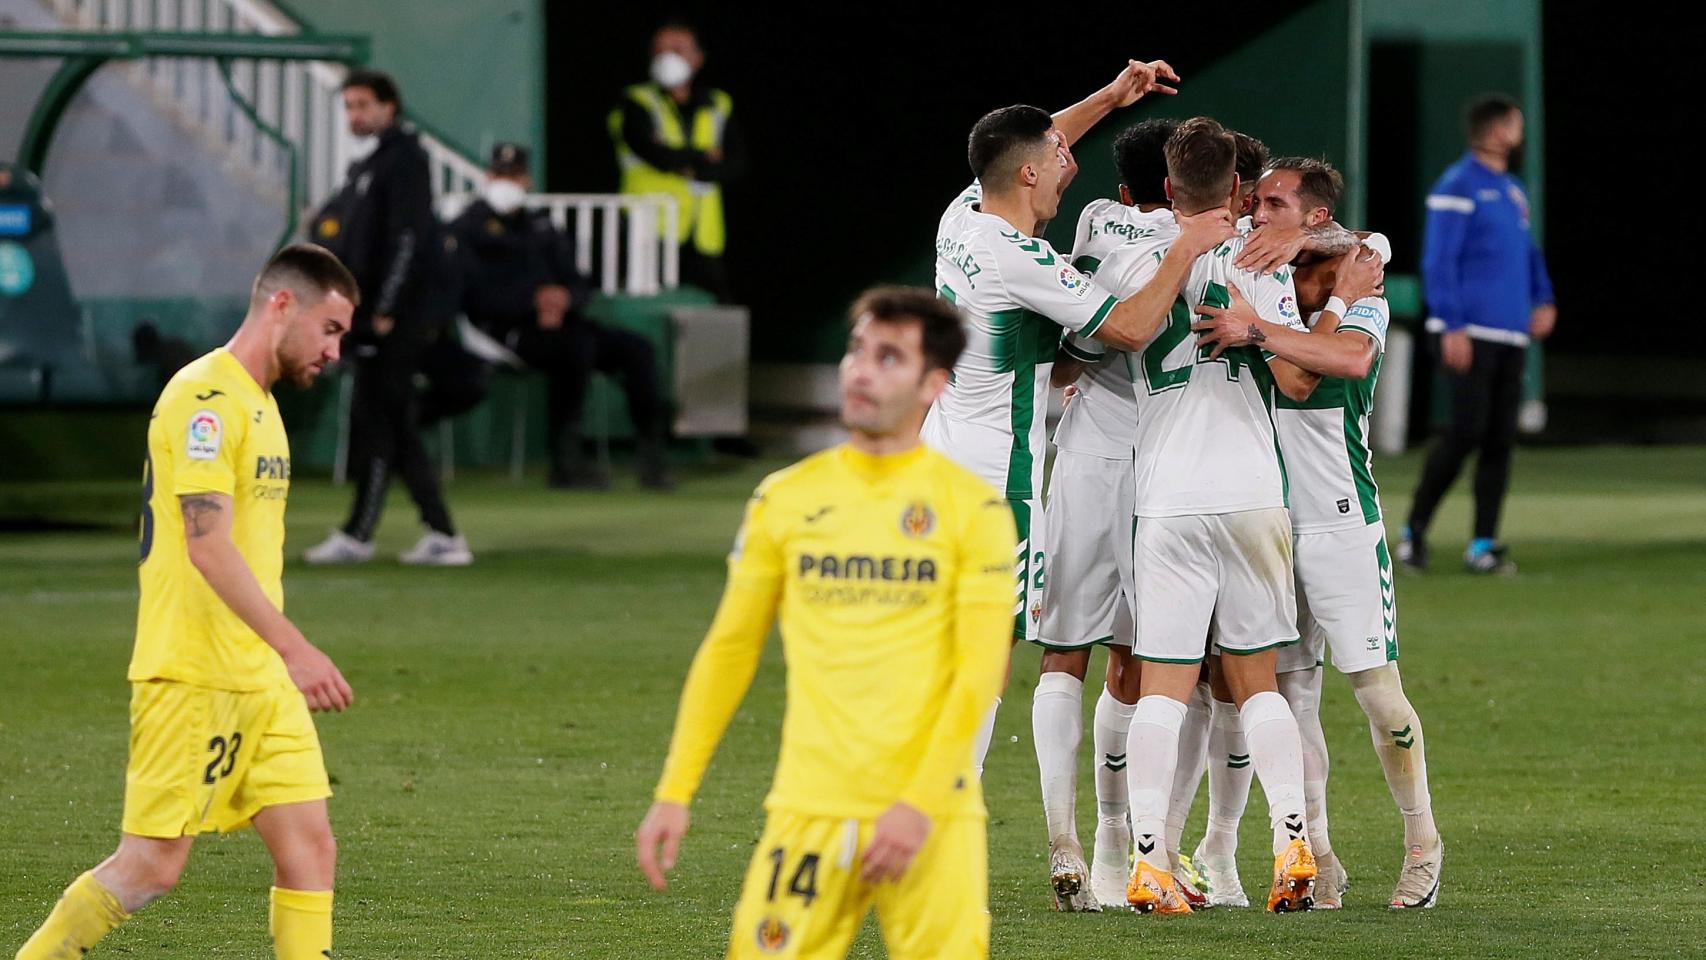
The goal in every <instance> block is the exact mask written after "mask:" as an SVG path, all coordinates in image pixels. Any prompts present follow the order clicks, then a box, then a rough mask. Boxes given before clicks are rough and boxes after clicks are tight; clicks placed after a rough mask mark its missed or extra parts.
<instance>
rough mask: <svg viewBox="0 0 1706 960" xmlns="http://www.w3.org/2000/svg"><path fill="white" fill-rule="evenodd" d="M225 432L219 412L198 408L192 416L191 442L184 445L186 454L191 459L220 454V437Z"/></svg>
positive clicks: (203, 458)
mask: <svg viewBox="0 0 1706 960" xmlns="http://www.w3.org/2000/svg"><path fill="white" fill-rule="evenodd" d="M224 432H225V424H224V423H223V422H221V421H220V419H219V414H217V413H214V412H213V411H212V410H197V411H196V412H195V413H194V414H192V415H191V416H190V435H189V443H187V444H186V445H185V446H184V455H185V456H187V457H189V458H190V459H191V460H212V459H213V458H215V457H217V456H219V439H220V436H221V435H222V434H224Z"/></svg>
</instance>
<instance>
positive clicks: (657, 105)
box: [609, 83, 734, 257]
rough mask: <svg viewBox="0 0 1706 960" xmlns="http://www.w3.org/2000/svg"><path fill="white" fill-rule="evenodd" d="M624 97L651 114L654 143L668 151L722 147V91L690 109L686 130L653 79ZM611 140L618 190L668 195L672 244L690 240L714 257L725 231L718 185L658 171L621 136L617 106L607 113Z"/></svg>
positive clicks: (729, 103) (725, 108)
mask: <svg viewBox="0 0 1706 960" xmlns="http://www.w3.org/2000/svg"><path fill="white" fill-rule="evenodd" d="M623 93H624V95H625V96H627V97H628V99H630V100H633V101H634V102H635V103H637V104H639V105H640V106H642V107H644V108H645V110H646V112H647V113H649V114H651V117H652V131H653V133H654V134H655V135H656V136H657V139H658V142H659V143H661V144H663V145H664V146H666V147H669V148H670V149H673V150H680V149H682V148H685V147H689V146H691V147H692V149H694V150H699V151H708V150H712V149H715V148H719V147H721V146H722V141H723V128H724V126H725V125H727V124H728V122H729V112H730V111H731V110H732V109H734V100H733V99H732V98H731V97H730V96H729V95H728V94H727V93H724V92H723V91H721V90H712V91H711V102H710V103H709V104H708V105H706V106H704V107H701V108H699V109H698V110H697V111H695V112H694V114H693V116H692V118H691V121H690V127H691V137H689V130H687V129H683V127H682V122H681V121H682V118H681V112H680V110H679V109H678V108H677V105H676V103H675V101H674V100H673V99H672V98H671V97H670V96H669V94H667V93H665V92H664V91H663V89H662V88H661V87H659V86H658V85H657V84H655V83H639V84H635V85H634V86H631V87H629V88H628V89H627V90H625V91H623ZM609 122H610V138H611V140H613V141H615V144H616V162H617V164H618V165H619V166H620V167H621V168H622V192H623V193H667V194H669V195H670V196H672V197H674V198H675V202H676V209H677V211H679V214H678V218H677V220H676V227H677V232H676V242H678V243H683V244H685V243H687V242H688V240H689V239H691V240H692V241H693V247H694V249H696V250H698V251H699V252H700V253H702V254H704V255H706V256H710V257H715V256H719V255H721V254H722V252H723V248H724V247H725V246H726V245H727V243H728V234H727V231H726V228H725V227H724V225H723V189H722V187H720V186H718V185H717V184H715V183H704V182H700V181H695V180H692V179H690V178H689V177H686V176H683V175H682V174H680V173H677V172H675V171H673V170H659V169H658V168H657V167H654V166H652V165H651V164H649V163H647V162H646V161H645V160H643V159H641V158H640V156H639V154H636V153H635V152H634V151H633V150H631V149H629V147H628V143H627V141H625V140H623V139H622V108H621V107H617V108H616V109H615V110H612V111H611V112H610V121H609Z"/></svg>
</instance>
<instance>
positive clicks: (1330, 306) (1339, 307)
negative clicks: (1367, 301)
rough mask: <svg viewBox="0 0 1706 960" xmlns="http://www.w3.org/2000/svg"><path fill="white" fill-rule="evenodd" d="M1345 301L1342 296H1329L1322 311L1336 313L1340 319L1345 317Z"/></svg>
mask: <svg viewBox="0 0 1706 960" xmlns="http://www.w3.org/2000/svg"><path fill="white" fill-rule="evenodd" d="M1346 309H1348V308H1347V307H1346V306H1345V301H1344V299H1343V298H1341V297H1328V298H1327V305H1326V306H1324V307H1322V308H1321V312H1322V313H1331V314H1336V315H1337V316H1338V318H1339V319H1340V320H1343V319H1345V311H1346Z"/></svg>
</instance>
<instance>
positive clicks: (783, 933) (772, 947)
mask: <svg viewBox="0 0 1706 960" xmlns="http://www.w3.org/2000/svg"><path fill="white" fill-rule="evenodd" d="M787 945H788V925H787V924H785V923H783V922H782V921H780V920H778V919H776V918H775V917H765V918H764V919H763V920H761V921H759V924H758V949H760V950H763V951H764V952H765V953H776V952H778V951H780V950H781V949H782V948H783V947H785V946H787Z"/></svg>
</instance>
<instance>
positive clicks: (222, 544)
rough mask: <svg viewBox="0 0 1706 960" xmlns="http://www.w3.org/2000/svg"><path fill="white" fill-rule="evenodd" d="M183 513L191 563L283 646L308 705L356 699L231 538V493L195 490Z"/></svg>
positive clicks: (182, 501)
mask: <svg viewBox="0 0 1706 960" xmlns="http://www.w3.org/2000/svg"><path fill="white" fill-rule="evenodd" d="M178 509H179V510H180V512H182V514H183V518H184V545H185V547H186V548H187V549H188V551H189V555H190V563H191V564H193V565H194V566H195V568H196V570H198V571H199V572H200V573H201V576H202V579H204V580H206V581H207V585H208V586H209V587H212V588H213V592H214V594H215V595H217V596H218V597H219V599H220V601H221V602H223V603H224V604H225V605H226V606H227V607H230V608H231V612H232V613H235V614H236V615H237V617H238V619H240V620H242V621H243V622H244V623H246V624H248V626H249V629H251V630H253V631H255V632H256V633H257V634H259V635H260V637H261V639H262V640H264V641H266V643H267V644H268V645H269V646H271V647H272V648H273V649H274V650H277V651H278V654H279V656H280V657H282V658H283V659H284V665H285V667H286V668H287V669H288V670H289V671H290V679H291V680H293V681H294V682H295V683H296V686H297V688H298V689H300V690H301V691H302V695H303V696H304V697H306V698H307V700H308V706H309V707H311V708H313V709H315V710H342V709H343V708H345V707H347V706H349V704H350V702H351V701H352V700H353V699H354V696H355V695H354V694H353V693H352V692H351V691H350V687H349V684H348V683H346V682H345V681H344V678H343V675H342V674H340V673H339V672H338V668H337V667H336V666H334V665H333V664H332V661H331V659H330V658H329V657H327V656H326V655H325V654H324V653H321V652H320V651H319V650H318V649H317V648H315V646H314V645H313V644H311V643H309V642H308V638H307V637H304V636H303V635H302V631H301V630H298V629H296V625H295V624H293V623H291V622H290V620H289V618H287V617H285V615H284V611H282V610H280V609H279V608H278V607H276V606H274V605H273V602H272V599H271V598H269V597H268V596H267V595H266V592H265V591H263V590H262V589H261V584H260V581H258V580H256V579H255V574H254V571H253V570H250V569H249V563H248V561H247V560H244V559H243V554H242V553H241V552H240V551H238V549H237V545H236V544H235V543H233V542H232V541H231V509H232V502H231V497H230V496H228V495H226V494H223V493H191V494H182V495H180V496H179V497H178Z"/></svg>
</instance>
